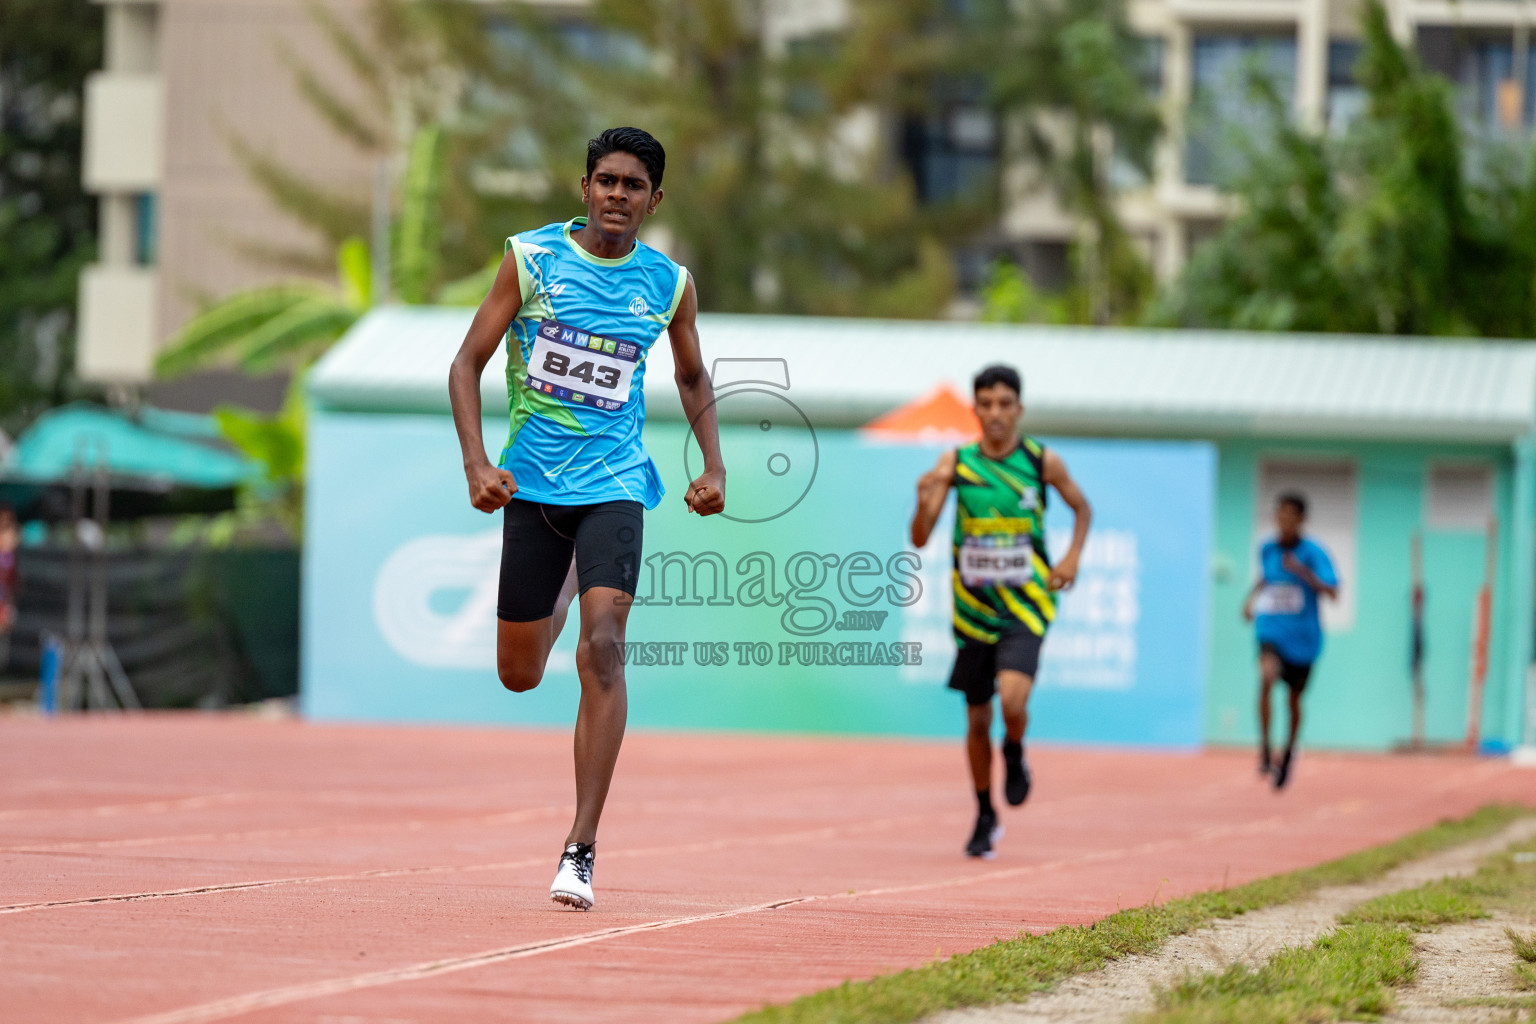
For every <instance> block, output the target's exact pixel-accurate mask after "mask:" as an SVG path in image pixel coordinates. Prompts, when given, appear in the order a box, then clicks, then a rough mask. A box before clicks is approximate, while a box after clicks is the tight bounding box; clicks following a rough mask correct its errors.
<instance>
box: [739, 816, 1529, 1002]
mask: <svg viewBox="0 0 1536 1024" xmlns="http://www.w3.org/2000/svg"><path fill="white" fill-rule="evenodd" d="M1527 813H1529V812H1528V811H1526V810H1525V809H1524V808H1519V807H1502V806H1494V807H1485V808H1483V809H1481V810H1479V811H1477V812H1475V813H1473V814H1471V815H1469V816H1467V817H1465V818H1461V819H1458V820H1455V821H1446V822H1441V823H1440V824H1438V825H1433V826H1431V827H1429V828H1427V829H1423V830H1421V831H1419V832H1415V833H1413V834H1412V835H1409V836H1405V837H1404V838H1402V839H1399V840H1397V841H1395V842H1391V843H1386V844H1384V845H1382V846H1377V847H1372V848H1371V849H1369V850H1361V851H1360V852H1358V853H1352V854H1350V855H1348V856H1346V857H1341V858H1339V859H1338V860H1334V861H1329V862H1328V863H1326V864H1320V865H1318V866H1316V867H1312V868H1304V869H1302V870H1300V871H1292V872H1290V873H1288V874H1284V875H1275V876H1273V877H1270V878H1263V879H1259V880H1257V881H1254V882H1249V883H1248V884H1246V885H1240V886H1236V887H1234V888H1230V889H1221V890H1217V891H1213V892H1204V893H1198V894H1196V895H1194V896H1188V897H1185V898H1184V899H1178V900H1172V901H1170V902H1168V903H1165V904H1163V905H1162V906H1145V907H1135V908H1133V909H1130V910H1122V911H1120V912H1118V913H1115V914H1111V915H1110V916H1108V917H1106V918H1103V919H1102V920H1099V921H1095V922H1094V923H1092V924H1088V925H1068V926H1064V927H1061V928H1057V929H1055V930H1053V931H1050V932H1046V933H1045V934H1043V935H1028V934H1024V935H1020V936H1019V937H1017V938H1014V939H1007V940H1004V941H1002V942H998V943H995V944H993V945H991V946H984V947H982V948H981V949H977V950H973V951H971V952H969V953H962V954H960V955H958V956H953V957H950V958H949V959H947V960H941V961H937V962H935V963H932V964H929V965H927V966H924V967H917V968H913V969H911V970H905V971H900V972H897V973H895V974H887V975H881V976H879V977H876V978H871V979H869V980H868V981H858V982H845V983H844V984H842V985H839V986H837V987H836V988H830V989H825V990H823V991H821V992H816V993H813V994H811V995H808V996H803V997H801V998H799V999H796V1000H794V1001H793V1002H790V1003H785V1004H782V1005H779V1006H768V1007H764V1008H763V1009H761V1010H754V1011H752V1012H750V1013H747V1014H744V1015H743V1016H741V1017H739V1018H737V1024H854V1022H875V1021H880V1022H890V1024H901V1022H905V1021H913V1020H917V1019H919V1018H921V1017H924V1016H927V1015H928V1014H930V1013H936V1012H938V1011H940V1010H946V1009H953V1008H956V1007H962V1006H989V1005H996V1004H998V1003H1012V1002H1018V1001H1020V1000H1022V999H1024V998H1026V997H1028V996H1029V995H1031V994H1033V993H1035V992H1039V991H1041V990H1043V989H1047V988H1050V987H1051V986H1052V985H1054V984H1056V983H1057V982H1059V981H1061V980H1063V979H1065V978H1068V977H1071V976H1072V975H1074V974H1081V973H1084V972H1086V971H1092V970H1097V969H1098V968H1100V967H1103V966H1104V965H1105V964H1107V963H1109V962H1110V961H1112V960H1115V959H1117V958H1119V957H1123V956H1127V955H1129V954H1133V953H1155V952H1157V950H1158V949H1159V948H1161V947H1162V945H1163V943H1164V942H1165V941H1167V940H1168V939H1169V938H1171V937H1173V936H1175V935H1183V934H1185V933H1187V932H1191V931H1194V930H1196V929H1198V928H1202V927H1204V926H1205V925H1207V924H1210V923H1211V922H1212V921H1215V920H1218V919H1221V918H1228V917H1236V916H1237V915H1239V914H1243V913H1247V912H1249V911H1253V910H1261V909H1263V908H1264V907H1270V906H1275V905H1276V904H1280V903H1287V902H1290V901H1293V900H1296V899H1300V898H1303V897H1305V896H1308V895H1310V894H1311V893H1313V892H1315V891H1316V890H1318V889H1321V888H1323V887H1325V886H1331V885H1347V884H1351V883H1356V882H1365V881H1369V880H1370V879H1373V878H1376V877H1378V876H1380V875H1382V874H1384V873H1386V872H1387V871H1390V870H1391V869H1393V868H1395V867H1397V866H1398V865H1399V864H1404V863H1406V862H1408V861H1411V860H1417V859H1418V858H1420V857H1425V856H1428V855H1429V854H1431V853H1436V852H1438V851H1440V850H1444V849H1447V848H1449V847H1452V846H1459V845H1461V844H1462V843H1468V842H1472V841H1474V840H1477V839H1482V838H1485V837H1487V836H1490V835H1493V834H1494V833H1496V832H1498V831H1499V830H1500V829H1502V828H1504V827H1505V826H1506V825H1508V824H1509V823H1510V822H1512V821H1514V820H1515V819H1516V818H1519V817H1521V816H1523V815H1525V814H1527ZM1361 927H1362V928H1363V927H1367V926H1365V925H1362V926H1361ZM1369 927H1371V928H1375V929H1377V930H1379V931H1400V929H1397V928H1395V927H1391V926H1381V925H1372V926H1369ZM1409 952H1410V954H1411V944H1410V946H1409ZM1380 954H1381V957H1380V962H1381V963H1382V964H1383V967H1382V970H1383V971H1386V970H1388V969H1389V968H1388V966H1386V965H1388V964H1389V963H1390V962H1392V958H1391V956H1390V955H1389V954H1390V950H1388V949H1386V948H1385V947H1383V948H1382V950H1380ZM1373 956H1375V954H1373ZM1374 962H1376V961H1375V960H1373V963H1374ZM1408 962H1409V963H1411V955H1410V956H1409V961H1408ZM1191 1019H1192V1020H1193V1019H1194V1018H1191ZM1265 1019H1267V1018H1265ZM1287 1019H1293V1020H1294V1019H1300V1018H1295V1017H1292V1018H1287Z"/></svg>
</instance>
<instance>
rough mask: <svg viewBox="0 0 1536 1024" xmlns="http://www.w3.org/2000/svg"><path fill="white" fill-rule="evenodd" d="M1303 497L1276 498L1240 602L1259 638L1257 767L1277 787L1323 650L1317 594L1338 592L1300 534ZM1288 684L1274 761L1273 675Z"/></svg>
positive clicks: (1321, 553)
mask: <svg viewBox="0 0 1536 1024" xmlns="http://www.w3.org/2000/svg"><path fill="white" fill-rule="evenodd" d="M1306 519H1307V500H1306V498H1304V497H1302V496H1301V495H1300V494H1282V495H1281V496H1280V499H1279V500H1278V501H1277V502H1276V503H1275V527H1276V535H1275V538H1274V539H1273V540H1269V541H1266V542H1265V543H1264V544H1263V546H1262V547H1260V548H1259V579H1258V582H1256V583H1255V584H1254V585H1253V590H1251V591H1250V592H1249V594H1248V600H1247V601H1245V602H1244V603H1243V616H1244V618H1246V619H1248V620H1249V621H1251V622H1254V623H1255V632H1256V633H1257V634H1258V640H1259V771H1260V773H1262V774H1263V775H1265V776H1266V777H1273V779H1274V783H1275V788H1276V789H1279V788H1281V787H1282V786H1284V785H1285V784H1286V782H1287V781H1288V780H1289V779H1290V777H1291V759H1292V758H1293V756H1294V755H1295V752H1296V734H1297V733H1298V732H1299V731H1300V730H1301V694H1302V691H1304V690H1305V689H1306V688H1307V681H1308V680H1309V679H1310V678H1311V676H1312V663H1313V662H1315V661H1317V656H1318V655H1319V654H1321V653H1322V650H1323V627H1322V622H1321V620H1320V619H1319V617H1318V598H1319V597H1320V596H1322V595H1325V594H1326V595H1327V596H1328V597H1331V598H1333V597H1338V596H1339V579H1338V576H1337V575H1336V574H1335V573H1334V571H1333V562H1332V561H1331V560H1330V559H1329V558H1328V552H1327V551H1325V550H1323V547H1322V545H1321V544H1318V543H1317V542H1316V541H1314V540H1312V539H1311V538H1310V537H1304V536H1302V533H1301V528H1302V525H1303V524H1304V523H1305V522H1306ZM1277 679H1281V680H1284V681H1285V684H1286V687H1287V689H1289V690H1290V714H1291V728H1290V734H1289V736H1288V738H1287V739H1286V741H1285V751H1284V752H1283V753H1282V754H1281V755H1280V760H1279V761H1278V762H1274V761H1272V760H1271V758H1270V754H1269V695H1270V690H1271V689H1272V688H1273V687H1274V685H1275V680H1277Z"/></svg>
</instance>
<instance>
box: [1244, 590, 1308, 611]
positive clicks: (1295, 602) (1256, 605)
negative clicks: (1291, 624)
mask: <svg viewBox="0 0 1536 1024" xmlns="http://www.w3.org/2000/svg"><path fill="white" fill-rule="evenodd" d="M1306 605H1307V599H1306V595H1304V594H1303V593H1302V592H1301V586H1300V585H1299V584H1296V583H1269V584H1266V585H1265V587H1264V589H1263V590H1261V591H1259V596H1258V599H1257V600H1256V601H1254V602H1253V610H1254V612H1255V613H1256V614H1258V615H1299V614H1300V613H1301V610H1302V609H1303V608H1305V607H1306Z"/></svg>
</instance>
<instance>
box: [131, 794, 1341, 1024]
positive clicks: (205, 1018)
mask: <svg viewBox="0 0 1536 1024" xmlns="http://www.w3.org/2000/svg"><path fill="white" fill-rule="evenodd" d="M1364 806H1366V803H1365V801H1363V800H1346V801H1341V802H1339V803H1335V804H1326V805H1324V806H1322V807H1319V808H1316V809H1315V810H1313V811H1311V812H1309V813H1308V814H1307V815H1303V816H1302V817H1312V818H1318V817H1322V818H1328V817H1335V816H1340V815H1346V814H1351V813H1354V812H1356V811H1358V810H1360V809H1361V808H1362V807H1364ZM1296 820H1298V819H1294V818H1291V819H1287V818H1282V817H1280V816H1278V815H1276V816H1273V817H1270V818H1265V819H1263V820H1261V821H1257V822H1249V823H1246V824H1243V825H1233V826H1216V827H1213V828H1204V829H1200V830H1198V831H1195V832H1192V833H1189V834H1187V835H1185V836H1183V837H1181V838H1176V839H1163V840H1156V841H1153V842H1148V843H1140V844H1137V845H1135V846H1126V847H1120V848H1118V849H1115V850H1101V851H1098V852H1096V853H1092V854H1087V855H1085V856H1079V857H1064V858H1061V859H1059V860H1054V861H1048V862H1046V863H1043V864H1030V865H1025V866H1022V867H1017V868H1001V869H999V870H996V871H981V872H975V873H972V874H968V875H958V876H952V877H950V878H943V879H936V880H933V881H929V882H917V883H913V884H911V885H902V886H886V887H882V888H878V889H865V890H862V891H860V890H855V891H853V892H847V891H842V892H836V893H827V894H824V895H811V896H800V897H793V898H789V899H782V900H775V901H773V902H770V903H757V904H752V905H750V906H745V907H736V908H733V909H729V910H719V911H713V912H711V913H707V914H695V915H692V916H688V917H674V918H664V919H662V920H660V921H648V922H645V923H644V924H637V925H626V926H622V927H618V928H602V929H598V930H596V931H591V932H583V933H581V934H579V935H573V936H570V937H569V938H564V939H550V940H547V941H544V942H536V943H529V944H527V945H521V946H511V947H508V948H505V949H493V950H486V951H484V952H481V953H471V954H469V955H467V956H461V957H452V958H448V959H443V960H430V961H426V962H424V963H419V964H411V965H407V966H404V967H396V968H391V969H388V970H382V971H370V972H369V973H367V974H356V975H352V976H350V977H345V978H329V979H326V980H323V981H314V982H307V983H305V984H302V985H289V986H284V987H282V988H273V989H264V990H262V991H258V992H248V993H245V994H243V995H238V996H231V997H229V998H226V999H218V1000H214V1001H212V1002H207V1003H199V1004H197V1005H195V1006H187V1007H183V1008H181V1009H178V1010H170V1011H166V1012H163V1013H157V1014H149V1015H147V1016H141V1017H133V1018H129V1019H127V1020H123V1021H119V1022H118V1024H209V1022H212V1021H221V1020H227V1019H229V1018H231V1017H238V1016H241V1015H242V1014H247V1013H253V1012H255V1011H257V1010H265V1009H271V1008H273V1007H277V1006H286V1005H289V1004H291V1003H298V1002H306V1001H308V1000H311V999H320V998H324V997H326V996H333V995H341V994H344V993H347V992H356V991H358V990H360V989H367V988H378V987H381V986H384V985H395V984H399V983H401V982H406V981H416V980H419V979H422V978H430V977H433V976H435V975H439V974H448V973H452V972H456V971H465V970H471V969H473V968H476V967H487V966H490V965H492V964H499V963H505V962H507V961H510V960H521V959H525V958H528V957H534V956H541V955H543V954H545V953H555V952H559V951H560V950H564V949H571V948H573V947H576V946H585V945H589V944H591V943H595V942H605V941H607V940H609V939H617V938H623V937H625V936H628V935H635V934H638V933H641V932H651V931H663V930H667V929H671V928H678V927H682V926H684V925H690V924H699V923H702V922H706V921H720V920H725V919H727V918H733V917H742V916H745V915H747V914H757V913H762V912H763V911H767V910H779V909H783V908H786V907H794V906H804V905H807V904H811V903H823V902H831V901H834V900H854V899H864V898H867V897H872V896H889V895H896V894H903V893H910V892H922V891H926V890H932V889H943V888H952V887H956V886H962V885H974V884H977V883H982V882H992V881H997V880H1000V879H1005V878H1014V877H1017V876H1020V875H1028V874H1038V873H1042V872H1047V871H1055V870H1060V869H1062V868H1070V867H1076V866H1079V865H1081V864H1084V863H1087V862H1102V861H1105V860H1114V859H1118V858H1123V857H1128V856H1136V855H1144V854H1147V853H1152V852H1157V851H1160V850H1168V849H1177V848H1178V847H1181V846H1189V845H1193V844H1198V843H1204V842H1208V841H1210V840H1211V839H1214V838H1218V837H1221V836H1228V835H1237V834H1242V833H1245V832H1247V833H1251V832H1262V831H1266V830H1270V829H1275V828H1278V827H1280V826H1282V825H1293V824H1295V822H1296Z"/></svg>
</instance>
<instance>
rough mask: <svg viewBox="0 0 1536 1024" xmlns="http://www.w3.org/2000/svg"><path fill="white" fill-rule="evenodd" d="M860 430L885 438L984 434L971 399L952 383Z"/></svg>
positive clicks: (953, 438)
mask: <svg viewBox="0 0 1536 1024" xmlns="http://www.w3.org/2000/svg"><path fill="white" fill-rule="evenodd" d="M860 433H861V434H862V435H863V436H865V437H867V438H872V439H875V440H882V441H898V442H899V441H908V442H910V441H923V442H928V443H935V442H945V443H956V444H959V443H963V442H966V441H974V440H976V438H978V437H980V436H981V425H980V424H979V423H977V422H976V413H975V412H974V411H972V409H971V403H970V402H968V401H966V399H965V398H964V397H963V396H962V395H960V394H959V393H958V392H957V391H955V389H954V388H953V387H951V386H950V385H949V384H947V383H945V384H940V385H939V386H938V387H936V388H934V389H933V390H932V391H930V392H928V393H927V394H926V395H924V396H923V397H921V398H918V399H916V400H914V401H912V402H908V403H907V404H906V405H903V406H901V407H900V408H897V409H892V410H891V411H890V412H888V413H885V414H884V415H881V416H877V417H876V418H874V419H872V420H870V421H869V422H868V423H866V424H865V425H864V427H863V428H862V429H861V430H860Z"/></svg>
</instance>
